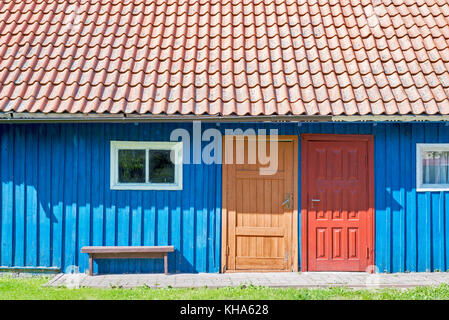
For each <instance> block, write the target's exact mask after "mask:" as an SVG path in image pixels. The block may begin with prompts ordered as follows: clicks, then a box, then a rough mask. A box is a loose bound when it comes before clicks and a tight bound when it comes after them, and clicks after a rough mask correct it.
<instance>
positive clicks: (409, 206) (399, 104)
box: [0, 0, 449, 273]
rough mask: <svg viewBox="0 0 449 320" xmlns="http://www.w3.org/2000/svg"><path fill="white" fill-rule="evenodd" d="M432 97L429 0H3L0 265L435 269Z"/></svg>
mask: <svg viewBox="0 0 449 320" xmlns="http://www.w3.org/2000/svg"><path fill="white" fill-rule="evenodd" d="M448 97H449V4H448V2H447V1H444V0H417V1H416V0H401V1H396V0H361V1H350V0H323V1H322V0H195V1H193V0H112V1H106V0H98V1H93V0H77V1H76V0H70V1H66V0H27V1H18V0H4V1H2V2H1V3H0V240H1V241H0V266H2V267H4V268H17V267H29V268H37V267H40V268H52V267H56V268H59V269H61V270H63V271H64V272H71V271H73V270H79V271H81V272H84V271H85V270H86V268H87V267H88V257H87V254H84V253H81V248H82V247H83V246H89V245H95V246H129V245H131V246H142V245H145V246H151V245H173V246H174V248H175V251H174V252H173V253H171V254H170V255H169V271H170V272H235V271H260V270H271V271H297V270H301V271H376V272H407V271H419V272H421V271H446V270H448V269H449V122H448V120H449V99H448ZM238 148H240V149H238ZM162 266H163V263H162V261H159V259H154V260H145V259H143V260H139V259H124V260H123V259H122V260H104V261H103V260H99V261H98V262H97V263H96V264H95V272H103V273H119V272H125V273H128V272H129V273H132V272H161V270H162Z"/></svg>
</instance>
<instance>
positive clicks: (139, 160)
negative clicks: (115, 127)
mask: <svg viewBox="0 0 449 320" xmlns="http://www.w3.org/2000/svg"><path fill="white" fill-rule="evenodd" d="M118 181H119V182H120V183H145V150H126V149H125V150H118Z"/></svg>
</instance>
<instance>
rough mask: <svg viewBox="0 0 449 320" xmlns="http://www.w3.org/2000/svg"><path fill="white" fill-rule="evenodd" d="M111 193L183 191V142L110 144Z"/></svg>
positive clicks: (126, 142) (121, 142) (118, 142)
mask: <svg viewBox="0 0 449 320" xmlns="http://www.w3.org/2000/svg"><path fill="white" fill-rule="evenodd" d="M111 189H113V190H181V189H182V142H162V141H161V142H159V141H157V142H156V141H111Z"/></svg>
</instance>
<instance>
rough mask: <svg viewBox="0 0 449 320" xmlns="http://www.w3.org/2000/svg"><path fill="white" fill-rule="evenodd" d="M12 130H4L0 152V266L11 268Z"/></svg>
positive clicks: (12, 207)
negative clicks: (0, 201)
mask: <svg viewBox="0 0 449 320" xmlns="http://www.w3.org/2000/svg"><path fill="white" fill-rule="evenodd" d="M11 131H12V128H11V127H8V128H6V129H5V133H6V134H4V135H2V142H1V146H2V149H1V152H0V160H1V161H0V163H1V166H0V170H1V181H2V189H1V193H2V206H1V222H2V225H1V246H0V247H1V260H0V262H1V264H2V265H4V266H8V267H10V266H12V264H13V248H12V243H13V215H14V211H13V210H14V201H13V199H14V190H13V163H14V162H13V158H12V157H13V151H14V139H13V137H14V136H13V133H12V132H11Z"/></svg>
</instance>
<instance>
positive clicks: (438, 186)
mask: <svg viewBox="0 0 449 320" xmlns="http://www.w3.org/2000/svg"><path fill="white" fill-rule="evenodd" d="M416 191H449V144H448V143H417V144H416Z"/></svg>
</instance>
